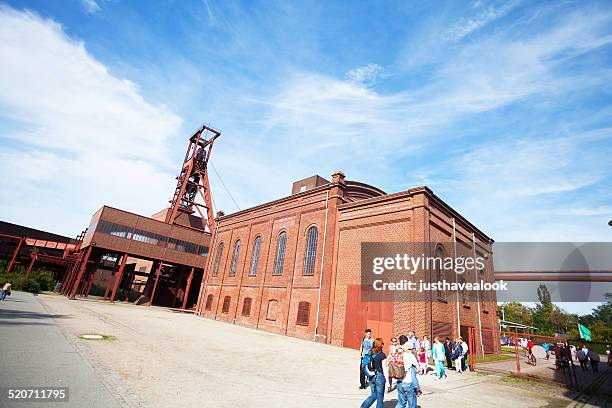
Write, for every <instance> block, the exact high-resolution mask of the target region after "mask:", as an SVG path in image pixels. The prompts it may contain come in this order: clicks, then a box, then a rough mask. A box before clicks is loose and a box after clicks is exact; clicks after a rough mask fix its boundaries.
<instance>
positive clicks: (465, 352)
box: [459, 336, 470, 371]
mask: <svg viewBox="0 0 612 408" xmlns="http://www.w3.org/2000/svg"><path fill="white" fill-rule="evenodd" d="M459 344H461V370H462V371H467V365H466V361H467V359H468V352H469V351H470V349H469V347H468V344H467V342H466V341H465V340H463V337H461V336H459Z"/></svg>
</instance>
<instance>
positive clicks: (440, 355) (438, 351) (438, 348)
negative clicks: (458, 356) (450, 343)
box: [431, 336, 447, 380]
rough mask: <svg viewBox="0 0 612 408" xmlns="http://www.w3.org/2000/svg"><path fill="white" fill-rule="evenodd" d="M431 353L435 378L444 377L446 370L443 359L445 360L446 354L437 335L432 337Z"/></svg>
mask: <svg viewBox="0 0 612 408" xmlns="http://www.w3.org/2000/svg"><path fill="white" fill-rule="evenodd" d="M431 355H432V357H433V359H434V363H435V365H436V380H441V379H442V378H446V377H447V375H446V371H445V370H444V360H446V355H445V354H444V344H442V343H441V342H440V338H439V337H438V336H436V337H434V345H433V347H432V349H431Z"/></svg>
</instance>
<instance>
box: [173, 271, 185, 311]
mask: <svg viewBox="0 0 612 408" xmlns="http://www.w3.org/2000/svg"><path fill="white" fill-rule="evenodd" d="M183 273H184V271H183V268H181V272H180V273H179V277H178V279H177V280H176V287H175V288H174V290H175V293H176V294H175V295H174V300H173V301H172V307H176V302H177V301H178V294H179V290H180V289H181V285H182V284H183ZM183 297H185V296H183Z"/></svg>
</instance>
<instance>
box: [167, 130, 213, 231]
mask: <svg viewBox="0 0 612 408" xmlns="http://www.w3.org/2000/svg"><path fill="white" fill-rule="evenodd" d="M219 136H221V132H220V131H218V130H216V129H213V128H212V127H210V126H209V125H202V126H201V127H200V128H199V129H198V130H196V132H195V133H194V134H193V135H192V136H191V137H190V138H189V144H188V146H187V152H186V153H185V159H184V160H183V165H182V167H181V171H180V173H179V175H178V177H177V178H176V179H177V183H176V189H175V190H174V195H173V196H172V200H170V210H169V211H168V213H167V215H166V222H167V223H169V224H174V223H175V222H176V219H177V218H178V216H179V215H180V214H181V213H186V214H193V213H194V212H197V213H198V214H199V215H200V217H201V218H202V220H203V221H204V220H205V221H206V224H207V225H208V228H209V230H211V231H212V229H213V227H214V222H215V221H214V214H213V208H212V198H211V195H210V185H209V183H208V160H209V159H210V154H211V152H212V147H213V144H214V142H215V140H216V139H217V138H218V137H219ZM202 209H205V210H206V216H204V213H203V212H202Z"/></svg>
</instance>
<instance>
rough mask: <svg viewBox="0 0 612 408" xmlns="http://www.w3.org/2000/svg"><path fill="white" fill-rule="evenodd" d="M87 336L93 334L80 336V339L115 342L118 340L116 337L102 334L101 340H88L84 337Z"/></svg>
mask: <svg viewBox="0 0 612 408" xmlns="http://www.w3.org/2000/svg"><path fill="white" fill-rule="evenodd" d="M86 334H91V333H85V334H82V335H80V336H79V339H81V340H89V341H115V340H117V337H116V336H110V335H106V334H100V336H102V338H101V339H88V338H85V337H83V336H84V335H86Z"/></svg>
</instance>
